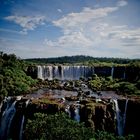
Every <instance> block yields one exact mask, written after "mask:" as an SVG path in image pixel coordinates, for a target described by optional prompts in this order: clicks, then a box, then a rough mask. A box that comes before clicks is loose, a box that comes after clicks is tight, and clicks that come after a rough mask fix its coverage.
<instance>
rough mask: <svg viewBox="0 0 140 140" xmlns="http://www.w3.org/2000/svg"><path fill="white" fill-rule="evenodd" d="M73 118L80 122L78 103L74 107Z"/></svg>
mask: <svg viewBox="0 0 140 140" xmlns="http://www.w3.org/2000/svg"><path fill="white" fill-rule="evenodd" d="M74 119H75V120H76V121H77V122H80V115H79V105H78V106H77V107H76V109H75V116H74Z"/></svg>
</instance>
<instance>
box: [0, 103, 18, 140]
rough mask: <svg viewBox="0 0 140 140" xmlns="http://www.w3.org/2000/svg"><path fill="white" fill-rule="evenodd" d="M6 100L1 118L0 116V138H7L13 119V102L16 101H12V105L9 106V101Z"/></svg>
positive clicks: (14, 110) (14, 111)
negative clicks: (5, 106)
mask: <svg viewBox="0 0 140 140" xmlns="http://www.w3.org/2000/svg"><path fill="white" fill-rule="evenodd" d="M8 101H9V102H7V108H6V109H5V112H3V115H2V118H1V124H0V139H7V138H8V135H9V132H10V127H11V123H12V120H13V117H14V115H15V113H16V109H15V104H16V102H17V101H14V102H13V103H12V105H11V106H10V101H11V100H8Z"/></svg>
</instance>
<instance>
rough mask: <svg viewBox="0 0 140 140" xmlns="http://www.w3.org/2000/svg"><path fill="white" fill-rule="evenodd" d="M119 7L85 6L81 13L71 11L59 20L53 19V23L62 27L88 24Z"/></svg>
mask: <svg viewBox="0 0 140 140" xmlns="http://www.w3.org/2000/svg"><path fill="white" fill-rule="evenodd" d="M117 9H118V7H105V8H98V9H92V8H89V7H85V8H84V9H83V10H82V11H81V12H79V13H70V14H68V15H66V16H64V17H62V18H60V19H58V20H55V21H53V24H54V25H55V26H57V27H60V28H70V27H74V26H80V25H81V24H86V23H88V22H90V21H92V20H95V19H99V18H103V17H106V16H107V15H108V14H109V13H112V12H114V11H116V10H117Z"/></svg>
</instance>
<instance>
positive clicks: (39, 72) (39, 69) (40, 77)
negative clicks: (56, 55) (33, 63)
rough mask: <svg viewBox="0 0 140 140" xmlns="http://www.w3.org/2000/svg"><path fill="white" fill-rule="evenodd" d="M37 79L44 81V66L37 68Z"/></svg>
mask: <svg viewBox="0 0 140 140" xmlns="http://www.w3.org/2000/svg"><path fill="white" fill-rule="evenodd" d="M37 78H39V79H42V80H43V79H44V77H43V67H42V66H37Z"/></svg>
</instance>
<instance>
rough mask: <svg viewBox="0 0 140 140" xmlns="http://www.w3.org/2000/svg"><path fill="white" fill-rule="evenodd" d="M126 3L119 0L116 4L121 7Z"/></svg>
mask: <svg viewBox="0 0 140 140" xmlns="http://www.w3.org/2000/svg"><path fill="white" fill-rule="evenodd" d="M127 4H128V3H127V1H125V0H120V1H119V2H118V3H117V6H119V7H123V6H126V5H127Z"/></svg>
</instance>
